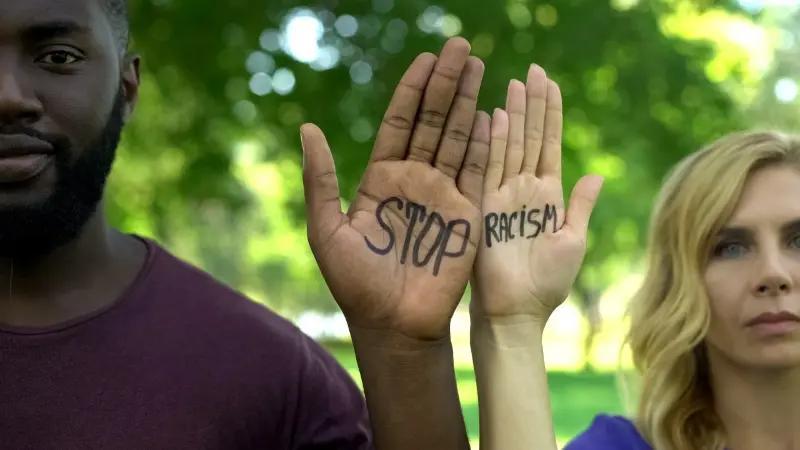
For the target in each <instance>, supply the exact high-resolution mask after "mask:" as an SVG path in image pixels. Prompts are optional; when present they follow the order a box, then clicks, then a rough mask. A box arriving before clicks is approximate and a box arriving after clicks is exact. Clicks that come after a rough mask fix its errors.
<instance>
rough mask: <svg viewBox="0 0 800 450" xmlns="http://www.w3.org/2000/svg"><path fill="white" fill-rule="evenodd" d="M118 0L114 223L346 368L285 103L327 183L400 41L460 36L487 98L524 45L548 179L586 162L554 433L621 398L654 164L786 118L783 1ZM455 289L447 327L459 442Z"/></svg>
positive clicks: (358, 155) (517, 68)
mask: <svg viewBox="0 0 800 450" xmlns="http://www.w3.org/2000/svg"><path fill="white" fill-rule="evenodd" d="M130 9H131V20H132V33H133V42H132V49H133V50H134V51H136V52H138V53H140V54H141V55H142V56H143V66H142V92H141V101H140V104H139V106H138V109H137V112H136V115H135V118H134V120H133V122H132V123H131V124H130V125H129V126H128V127H127V130H126V132H125V136H124V140H123V144H122V147H121V149H120V153H119V156H118V159H117V163H116V164H117V169H116V170H115V172H114V173H113V175H112V177H111V180H110V192H109V196H108V199H107V205H106V207H107V210H108V213H109V215H110V217H111V218H112V221H113V223H114V224H115V225H117V226H118V227H120V228H122V229H123V230H126V231H129V232H134V233H137V234H140V235H143V236H148V237H152V238H154V239H156V240H158V241H159V242H161V243H162V244H163V245H165V246H166V247H167V248H169V249H170V250H171V251H173V252H174V253H176V254H178V255H179V256H181V257H183V258H185V259H187V260H189V261H191V262H192V263H194V264H196V265H198V266H200V267H202V268H204V269H206V270H208V271H209V272H211V273H212V274H214V275H215V276H216V277H218V278H220V279H221V280H223V281H225V282H226V283H228V284H230V285H232V286H234V287H236V288H237V289H239V290H241V291H242V292H244V293H246V294H247V295H249V296H250V297H252V298H253V299H255V300H257V301H259V302H262V303H264V304H265V305H268V306H269V307H270V308H272V309H274V310H276V311H278V312H279V313H281V314H283V315H284V316H286V317H288V318H290V319H291V320H293V321H294V322H295V323H297V324H298V325H299V326H300V327H301V328H302V329H303V330H305V331H306V332H308V333H309V334H311V335H313V336H314V337H315V338H317V339H318V340H320V341H321V342H323V343H324V344H325V345H326V346H327V347H328V348H329V349H330V350H331V351H332V352H333V353H334V354H335V355H336V357H337V358H338V359H339V360H340V361H341V362H342V364H343V365H344V366H345V367H347V368H348V369H349V371H350V373H351V374H353V376H354V378H355V379H356V380H358V379H359V377H358V370H357V367H356V364H355V359H354V357H353V354H352V350H351V348H350V344H349V342H348V337H347V328H346V324H345V323H344V319H343V318H342V317H341V315H339V314H337V308H336V305H335V303H334V301H333V299H332V298H331V296H330V294H329V292H328V291H327V289H326V287H325V284H324V282H323V281H322V279H321V277H320V275H319V273H318V270H317V267H316V264H315V262H314V259H313V256H312V254H311V252H310V250H309V247H308V244H307V241H306V237H305V222H304V220H305V219H304V212H303V194H302V180H301V164H302V161H301V151H300V142H299V133H298V128H299V126H300V124H302V123H304V122H315V123H317V124H318V125H320V126H321V127H322V129H323V130H325V131H326V133H327V135H328V138H329V140H330V143H331V147H332V148H333V152H334V156H335V159H336V163H337V169H338V172H339V179H340V182H341V184H342V192H343V196H344V197H345V199H348V198H351V197H352V193H353V192H354V190H355V187H356V185H357V183H358V181H359V178H360V175H361V172H362V170H363V168H364V166H365V163H366V161H367V158H368V155H369V152H370V148H371V142H372V140H373V137H374V135H375V131H376V129H377V127H378V125H379V124H380V121H381V118H382V115H383V111H384V109H385V107H386V105H387V103H388V100H389V97H390V95H391V93H392V90H393V88H394V86H395V84H396V83H397V81H398V80H399V77H400V75H401V74H402V73H403V71H404V69H405V67H406V66H407V65H408V64H409V63H410V62H411V60H412V59H413V57H414V56H415V55H416V54H418V53H420V52H423V51H432V52H438V50H439V49H440V48H441V45H442V43H443V42H444V40H445V39H446V38H447V37H449V36H454V35H461V36H464V37H465V38H466V39H468V40H469V41H470V42H471V44H472V48H473V53H474V54H475V55H477V56H479V57H481V58H482V59H483V60H484V61H485V63H486V68H487V70H486V76H485V80H484V84H483V89H482V92H481V95H480V99H479V107H480V108H481V109H484V110H487V111H491V110H492V109H493V108H494V107H496V106H502V105H503V102H504V99H505V89H506V86H507V85H508V81H509V80H510V79H511V78H517V79H522V80H524V79H525V74H526V71H527V68H528V66H529V64H530V63H532V62H536V63H538V64H540V65H541V66H543V67H544V68H545V69H546V70H547V72H548V74H549V76H550V77H551V78H552V79H554V80H556V81H557V82H558V83H559V84H560V86H561V89H562V92H563V96H564V104H565V111H564V122H565V135H564V150H563V153H564V184H565V190H566V192H567V193H568V192H569V189H571V186H572V183H574V181H575V180H576V179H577V178H578V177H579V176H580V175H582V174H584V173H587V172H593V173H599V174H601V175H603V176H605V177H606V180H607V181H606V185H605V188H604V191H603V193H602V196H601V198H600V200H599V206H598V207H597V210H596V211H595V213H594V215H593V217H592V224H591V231H590V235H589V249H588V255H587V258H586V261H585V264H584V267H583V270H582V272H581V274H580V276H579V278H578V281H577V283H576V284H575V287H574V290H573V293H572V295H571V296H570V298H569V299H568V301H567V303H566V304H565V305H564V306H562V307H561V308H559V309H558V311H557V312H556V314H555V316H554V317H553V319H552V320H551V322H550V323H549V324H548V327H547V330H546V332H545V355H546V360H547V365H548V369H549V371H550V375H549V381H550V387H551V392H552V400H553V410H554V415H555V425H556V431H557V435H558V438H559V442H560V443H562V444H563V443H564V442H566V441H567V440H568V439H569V438H571V437H572V436H574V435H576V434H577V433H579V432H580V431H581V430H582V429H584V428H585V427H586V426H588V424H589V423H590V422H591V419H592V417H593V416H594V415H595V414H596V413H598V412H607V413H618V414H624V413H626V412H628V413H629V412H630V409H629V408H630V405H631V404H632V401H633V400H634V396H630V397H628V396H626V395H623V392H624V390H622V389H621V387H622V385H621V384H620V382H619V380H621V379H628V378H626V377H619V376H618V374H619V373H629V372H630V370H631V367H630V361H629V357H627V356H626V353H625V352H624V351H621V348H622V343H623V338H624V333H625V324H626V320H625V315H624V313H625V306H626V301H627V299H628V298H630V295H631V293H632V291H633V290H634V289H635V288H636V284H637V282H638V280H639V279H640V277H641V269H642V257H643V250H644V241H645V237H646V229H647V221H648V216H649V210H650V207H651V205H652V202H653V198H654V195H655V194H656V192H657V189H658V187H659V185H660V182H661V180H662V179H663V176H664V175H665V173H666V172H667V171H668V170H669V168H670V167H671V166H672V165H673V164H674V163H675V162H676V161H678V160H679V159H680V158H681V157H682V156H684V155H686V154H687V153H689V152H691V151H693V150H696V149H698V148H700V147H701V146H702V145H703V144H704V143H707V142H709V141H711V140H713V139H715V138H716V137H718V136H720V135H722V134H724V133H727V132H730V131H733V130H740V129H750V128H773V129H783V130H797V129H798V121H800V119H799V118H800V114H799V113H800V100H798V81H800V58H798V56H800V55H799V54H798V53H800V1H797V0H773V1H768V0H729V1H719V2H718V1H709V0H706V1H693V0H649V1H648V0H548V1H538V0H481V1H478V0H443V1H438V2H437V1H429V0H358V1H356V0H340V1H337V0H321V1H316V2H299V1H294V0H226V1H224V2H220V1H219V0H191V1H190V0H130ZM345 206H346V205H345ZM698 213H699V214H702V211H698ZM468 298H469V296H468V292H467V295H466V296H465V299H464V302H462V306H461V307H460V308H459V310H458V312H457V313H456V316H455V317H454V319H453V324H452V334H453V340H454V344H455V357H456V364H457V375H458V381H459V383H458V386H459V391H460V395H461V401H462V405H463V408H464V414H465V420H466V421H467V427H468V430H469V433H470V438H471V439H472V440H473V442H475V444H476V445H475V446H474V448H477V439H478V413H477V411H478V410H477V395H476V391H475V382H474V375H473V371H472V367H471V359H470V353H469V346H468V340H469V337H468V330H469V318H468V315H467V313H466V305H467V302H468ZM265 345H269V343H265ZM630 385H631V386H632V385H635V379H633V381H631V382H630ZM520 395H525V393H524V392H521V393H520Z"/></svg>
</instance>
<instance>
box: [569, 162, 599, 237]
mask: <svg viewBox="0 0 800 450" xmlns="http://www.w3.org/2000/svg"><path fill="white" fill-rule="evenodd" d="M602 187H603V177H601V176H599V175H587V176H585V177H583V178H581V179H580V180H578V182H577V183H575V187H574V188H572V194H571V195H570V197H569V209H568V210H567V217H566V224H565V226H568V227H570V228H571V229H573V230H574V231H575V232H578V233H582V235H583V236H586V233H587V232H588V229H589V218H590V217H591V215H592V210H593V209H594V205H595V204H596V203H597V196H598V195H600V189H602Z"/></svg>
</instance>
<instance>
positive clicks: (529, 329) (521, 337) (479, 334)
mask: <svg viewBox="0 0 800 450" xmlns="http://www.w3.org/2000/svg"><path fill="white" fill-rule="evenodd" d="M545 323H546V321H544V320H541V319H540V318H538V317H531V316H528V315H518V314H517V315H509V316H499V317H498V316H496V317H486V316H480V315H472V316H471V321H470V341H471V344H472V348H473V350H478V349H480V348H485V347H487V346H489V347H496V348H529V347H531V346H541V345H542V336H543V334H544V327H545Z"/></svg>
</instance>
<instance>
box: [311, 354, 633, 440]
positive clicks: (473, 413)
mask: <svg viewBox="0 0 800 450" xmlns="http://www.w3.org/2000/svg"><path fill="white" fill-rule="evenodd" d="M324 345H325V347H326V348H327V349H328V350H329V351H330V352H331V353H332V354H333V355H334V356H335V357H336V359H337V360H338V361H339V363H340V364H342V366H344V368H345V369H347V371H348V372H349V373H350V374H351V375H352V376H353V379H355V380H356V383H358V384H359V386H360V385H361V377H360V375H359V373H358V366H357V364H356V359H355V355H354V354H353V349H352V347H351V346H350V344H349V343H324ZM456 380H457V382H458V391H459V395H460V398H461V407H462V411H463V413H464V420H465V422H466V425H467V432H468V433H469V438H470V440H471V441H473V442H477V441H478V396H477V389H476V385H475V374H474V372H473V370H472V367H469V366H458V367H456ZM548 381H549V384H550V395H551V403H552V406H553V420H554V424H555V431H556V437H557V439H558V441H559V443H561V444H564V443H566V442H568V441H569V440H570V439H571V438H572V437H574V436H576V435H577V434H579V433H581V432H582V431H583V430H585V429H586V427H588V426H589V424H590V423H591V422H592V419H593V418H594V416H595V415H596V414H598V413H601V412H602V413H609V414H622V413H623V405H622V402H621V400H620V397H619V395H618V391H617V384H616V376H615V374H613V373H593V372H578V373H568V372H550V373H549V374H548ZM520 395H525V393H524V392H521V393H520Z"/></svg>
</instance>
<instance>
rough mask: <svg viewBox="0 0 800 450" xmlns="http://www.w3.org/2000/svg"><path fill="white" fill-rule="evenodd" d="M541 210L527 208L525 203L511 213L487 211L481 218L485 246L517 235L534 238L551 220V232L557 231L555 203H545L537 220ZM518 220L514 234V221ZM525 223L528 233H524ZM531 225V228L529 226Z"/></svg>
mask: <svg viewBox="0 0 800 450" xmlns="http://www.w3.org/2000/svg"><path fill="white" fill-rule="evenodd" d="M540 213H542V210H540V209H538V208H533V209H530V210H528V207H527V205H523V206H522V210H521V211H514V212H512V213H489V214H487V215H486V216H484V218H483V228H484V231H485V232H484V234H485V236H484V238H485V241H486V246H487V247H489V248H491V247H492V245H493V244H496V243H498V242H508V241H510V240H514V239H515V238H517V237H523V236H524V237H525V238H526V239H534V238H536V237H537V236H539V234H541V233H542V232H544V231H545V230H546V228H547V226H548V225H549V224H550V223H551V222H552V224H553V233H555V232H557V231H558V210H557V209H556V206H555V205H551V204H549V203H548V204H545V206H544V213H543V215H542V217H541V220H539V214H540ZM516 220H519V234H518V235H515V234H514V231H513V230H514V229H515V221H516ZM525 224H528V225H529V227H528V230H529V234H527V235H526V234H525V230H526V227H525ZM530 227H532V228H530Z"/></svg>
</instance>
